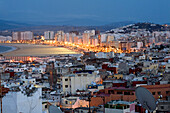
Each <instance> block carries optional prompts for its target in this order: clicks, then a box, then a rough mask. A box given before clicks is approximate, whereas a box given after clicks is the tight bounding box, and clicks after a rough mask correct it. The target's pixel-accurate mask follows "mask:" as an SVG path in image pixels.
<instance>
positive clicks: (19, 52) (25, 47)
mask: <svg viewBox="0 0 170 113" xmlns="http://www.w3.org/2000/svg"><path fill="white" fill-rule="evenodd" d="M0 45H1V46H7V47H9V46H11V47H15V48H17V49H16V50H14V51H10V52H6V53H1V54H2V55H3V56H50V55H58V54H79V53H78V52H74V51H72V50H69V49H67V48H63V47H54V46H49V45H34V44H0Z"/></svg>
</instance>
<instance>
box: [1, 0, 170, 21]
mask: <svg viewBox="0 0 170 113" xmlns="http://www.w3.org/2000/svg"><path fill="white" fill-rule="evenodd" d="M0 19H3V20H12V21H20V22H38V21H39V22H56V21H65V20H73V19H90V20H96V21H104V22H106V23H111V22H120V21H135V22H142V21H146V22H153V23H161V24H163V23H170V0H0Z"/></svg>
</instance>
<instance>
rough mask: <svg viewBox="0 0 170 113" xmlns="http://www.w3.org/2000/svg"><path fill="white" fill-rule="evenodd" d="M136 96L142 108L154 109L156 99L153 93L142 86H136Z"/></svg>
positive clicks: (151, 110)
mask: <svg viewBox="0 0 170 113" xmlns="http://www.w3.org/2000/svg"><path fill="white" fill-rule="evenodd" d="M135 94H136V98H137V99H138V101H139V103H140V104H141V105H142V107H143V108H145V109H146V110H148V111H150V112H153V111H154V110H155V109H156V101H155V98H154V97H153V95H152V94H151V93H150V92H149V91H148V90H147V89H146V88H144V87H137V88H136V90H135Z"/></svg>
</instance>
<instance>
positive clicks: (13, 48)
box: [0, 43, 19, 54]
mask: <svg viewBox="0 0 170 113" xmlns="http://www.w3.org/2000/svg"><path fill="white" fill-rule="evenodd" d="M0 46H3V47H9V48H11V49H9V50H7V51H4V52H0V54H4V53H8V52H12V51H16V50H18V49H19V48H18V47H15V46H7V45H4V44H2V43H0Z"/></svg>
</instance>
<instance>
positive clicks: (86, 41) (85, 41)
mask: <svg viewBox="0 0 170 113" xmlns="http://www.w3.org/2000/svg"><path fill="white" fill-rule="evenodd" d="M83 44H84V45H89V44H90V33H83Z"/></svg>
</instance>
